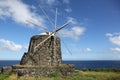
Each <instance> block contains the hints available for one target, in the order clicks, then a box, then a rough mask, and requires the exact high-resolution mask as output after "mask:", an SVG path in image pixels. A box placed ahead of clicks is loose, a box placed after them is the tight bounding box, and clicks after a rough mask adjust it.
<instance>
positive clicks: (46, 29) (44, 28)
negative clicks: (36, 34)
mask: <svg viewBox="0 0 120 80" xmlns="http://www.w3.org/2000/svg"><path fill="white" fill-rule="evenodd" d="M26 21H27V22H28V23H30V24H33V25H34V26H38V27H40V28H42V29H43V30H45V31H49V29H48V28H46V27H43V26H40V25H38V24H36V23H34V22H32V21H30V20H26Z"/></svg>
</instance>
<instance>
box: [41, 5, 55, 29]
mask: <svg viewBox="0 0 120 80" xmlns="http://www.w3.org/2000/svg"><path fill="white" fill-rule="evenodd" d="M39 7H40V9H41V10H42V12H43V14H44V15H45V17H46V18H47V19H48V21H49V22H50V24H51V25H52V26H53V28H55V25H54V23H53V22H52V21H51V20H50V18H49V17H48V15H47V14H46V12H45V10H44V9H43V8H42V7H41V6H40V5H39Z"/></svg>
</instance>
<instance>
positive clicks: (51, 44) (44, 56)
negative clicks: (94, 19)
mask: <svg viewBox="0 0 120 80" xmlns="http://www.w3.org/2000/svg"><path fill="white" fill-rule="evenodd" d="M42 11H43V9H42ZM43 12H44V11H43ZM44 13H45V12H44ZM56 13H57V10H56ZM45 15H46V14H45ZM46 16H47V15H46ZM47 18H48V16H47ZM56 18H57V17H56ZM48 20H49V19H48ZM55 21H56V20H55ZM29 22H30V21H29ZM30 23H32V24H34V23H33V22H30ZM34 25H37V24H34ZM67 25H68V22H67V23H65V24H64V25H62V26H61V27H60V28H58V29H56V28H55V30H53V31H52V32H46V33H44V34H40V35H35V36H33V37H31V40H30V44H29V49H28V52H26V53H24V55H23V57H22V59H21V61H20V64H17V65H13V66H12V71H13V72H15V73H17V74H18V76H34V77H40V76H48V75H49V74H50V73H51V72H59V73H60V74H61V75H63V76H67V75H71V74H73V73H74V66H73V65H71V64H62V57H61V43H60V38H59V37H56V36H54V35H55V34H56V33H57V32H58V31H60V30H61V29H63V28H65V27H66V26H67ZM38 26H39V25H38Z"/></svg>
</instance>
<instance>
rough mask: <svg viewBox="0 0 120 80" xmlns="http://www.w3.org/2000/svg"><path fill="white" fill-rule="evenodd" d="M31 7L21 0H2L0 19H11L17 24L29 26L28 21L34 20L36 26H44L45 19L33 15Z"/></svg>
mask: <svg viewBox="0 0 120 80" xmlns="http://www.w3.org/2000/svg"><path fill="white" fill-rule="evenodd" d="M30 9H31V7H30V6H28V5H27V4H24V3H23V2H21V1H20V0H0V18H1V19H3V18H11V19H12V20H14V21H15V22H17V23H22V24H28V23H27V22H26V20H29V19H31V20H33V21H34V22H35V23H36V24H39V25H40V26H44V19H43V18H42V17H41V16H38V15H37V14H36V13H33V12H32V11H31V10H30Z"/></svg>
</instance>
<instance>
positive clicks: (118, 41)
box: [106, 33, 120, 46]
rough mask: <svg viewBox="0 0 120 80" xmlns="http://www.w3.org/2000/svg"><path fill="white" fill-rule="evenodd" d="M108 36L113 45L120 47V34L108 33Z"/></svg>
mask: <svg viewBox="0 0 120 80" xmlns="http://www.w3.org/2000/svg"><path fill="white" fill-rule="evenodd" d="M106 36H107V37H108V38H109V41H110V42H111V43H113V44H115V45H117V46H120V33H113V34H111V33H107V34H106Z"/></svg>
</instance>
